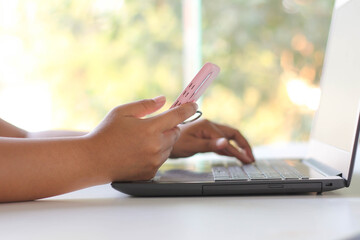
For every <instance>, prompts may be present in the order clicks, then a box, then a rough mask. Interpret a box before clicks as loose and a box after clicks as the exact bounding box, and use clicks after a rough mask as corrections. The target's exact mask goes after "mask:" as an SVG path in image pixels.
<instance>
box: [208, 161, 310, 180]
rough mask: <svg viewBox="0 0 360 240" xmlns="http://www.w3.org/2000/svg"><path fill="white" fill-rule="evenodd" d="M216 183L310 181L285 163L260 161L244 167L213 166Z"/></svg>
mask: <svg viewBox="0 0 360 240" xmlns="http://www.w3.org/2000/svg"><path fill="white" fill-rule="evenodd" d="M212 172H213V175H214V179H215V181H228V180H238V181H248V180H266V179H269V180H285V179H309V176H308V174H307V173H305V172H304V171H302V170H300V169H296V168H295V167H293V166H291V165H289V164H287V163H286V162H284V161H258V162H256V163H254V164H247V165H243V166H238V165H234V166H228V167H225V166H213V167H212Z"/></svg>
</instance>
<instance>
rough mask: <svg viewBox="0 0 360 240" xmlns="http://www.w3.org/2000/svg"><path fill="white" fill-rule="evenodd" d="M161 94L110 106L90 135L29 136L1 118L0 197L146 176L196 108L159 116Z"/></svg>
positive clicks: (17, 197) (49, 192) (40, 193)
mask: <svg viewBox="0 0 360 240" xmlns="http://www.w3.org/2000/svg"><path fill="white" fill-rule="evenodd" d="M164 103H165V98H164V97H160V98H155V99H149V100H142V101H138V102H133V103H129V104H125V105H121V106H118V107H116V108H114V109H113V110H112V111H111V112H110V113H109V114H108V115H107V116H106V117H105V119H104V120H103V121H102V122H101V123H100V124H99V125H98V126H97V127H96V128H95V129H94V130H93V131H92V132H90V133H89V134H86V135H84V136H75V137H62V138H61V137H57V138H37V139H28V138H25V137H26V136H27V134H26V131H24V130H21V129H19V128H16V127H14V126H12V125H11V124H8V123H6V122H5V121H1V125H0V134H1V135H2V136H3V137H0V202H13V201H27V200H34V199H39V198H44V197H49V196H54V195H58V194H62V193H66V192H70V191H74V190H77V189H81V188H85V187H89V186H93V185H98V184H105V183H109V182H112V181H134V180H148V179H151V178H152V177H153V176H154V175H155V174H156V172H157V170H158V168H159V167H160V166H161V165H162V164H163V163H164V161H165V160H166V159H167V158H168V157H169V156H170V153H171V151H172V147H173V145H174V144H175V142H176V140H177V139H178V138H179V135H180V129H179V128H178V127H177V125H178V124H179V123H181V122H183V121H184V120H185V119H187V118H188V117H190V116H191V115H193V114H194V113H195V112H196V104H193V103H189V104H184V105H182V106H180V107H177V108H173V109H171V110H168V111H166V112H164V113H161V114H159V115H156V116H153V117H150V118H143V117H144V116H146V115H148V114H150V113H152V112H155V111H157V110H158V109H160V108H161V107H162V106H163V105H164Z"/></svg>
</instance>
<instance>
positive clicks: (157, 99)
mask: <svg viewBox="0 0 360 240" xmlns="http://www.w3.org/2000/svg"><path fill="white" fill-rule="evenodd" d="M153 100H154V101H155V103H156V104H161V103H164V102H165V101H166V98H165V96H157V97H155V98H153Z"/></svg>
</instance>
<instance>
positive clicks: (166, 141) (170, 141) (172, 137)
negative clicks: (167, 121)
mask: <svg viewBox="0 0 360 240" xmlns="http://www.w3.org/2000/svg"><path fill="white" fill-rule="evenodd" d="M179 137H180V128H179V127H174V128H172V129H170V130H167V131H165V132H164V133H163V146H164V149H168V148H170V147H171V148H172V147H173V146H174V144H175V143H176V141H177V140H178V139H179Z"/></svg>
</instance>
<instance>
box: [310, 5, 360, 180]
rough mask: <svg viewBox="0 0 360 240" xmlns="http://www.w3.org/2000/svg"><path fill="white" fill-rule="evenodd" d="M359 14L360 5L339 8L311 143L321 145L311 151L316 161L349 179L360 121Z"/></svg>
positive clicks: (323, 76) (324, 71)
mask: <svg viewBox="0 0 360 240" xmlns="http://www.w3.org/2000/svg"><path fill="white" fill-rule="evenodd" d="M359 12H360V1H357V0H350V1H337V2H336V4H335V7H334V12H333V16H332V22H331V28H330V34H329V40H328V44H327V48H326V56H325V61H324V68H323V72H322V78H321V100H320V105H319V108H318V111H317V113H316V118H315V122H314V124H313V129H312V133H311V139H312V140H313V141H316V142H318V145H316V147H315V148H317V149H314V148H313V149H311V148H310V149H311V151H312V153H314V154H315V156H316V158H317V159H316V160H319V161H321V162H323V163H326V164H327V165H330V166H331V167H333V168H335V169H337V170H340V171H341V172H342V173H343V176H344V177H345V179H347V176H348V172H349V167H350V161H351V153H352V150H353V147H354V141H355V134H356V130H357V124H358V120H359V108H360V28H359V23H360V14H359ZM319 151H322V153H319ZM310 154H311V153H310ZM329 155H330V156H329Z"/></svg>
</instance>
